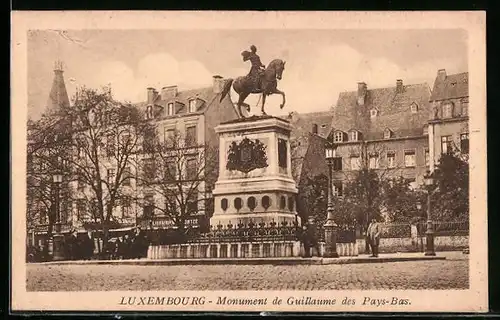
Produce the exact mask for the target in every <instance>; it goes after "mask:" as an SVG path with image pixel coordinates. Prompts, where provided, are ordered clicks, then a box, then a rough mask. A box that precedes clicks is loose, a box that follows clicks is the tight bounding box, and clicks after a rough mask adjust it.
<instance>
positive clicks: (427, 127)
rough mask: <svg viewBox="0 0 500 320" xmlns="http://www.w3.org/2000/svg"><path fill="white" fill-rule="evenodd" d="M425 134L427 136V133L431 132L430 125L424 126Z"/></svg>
mask: <svg viewBox="0 0 500 320" xmlns="http://www.w3.org/2000/svg"><path fill="white" fill-rule="evenodd" d="M423 134H424V136H426V135H428V134H429V126H428V125H425V126H424V128H423Z"/></svg>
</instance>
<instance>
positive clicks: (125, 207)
mask: <svg viewBox="0 0 500 320" xmlns="http://www.w3.org/2000/svg"><path fill="white" fill-rule="evenodd" d="M120 200H121V201H120V202H121V206H122V218H127V217H129V216H130V214H131V204H132V199H131V198H130V197H129V196H123V197H122V198H121V199H120Z"/></svg>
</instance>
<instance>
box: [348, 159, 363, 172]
mask: <svg viewBox="0 0 500 320" xmlns="http://www.w3.org/2000/svg"><path fill="white" fill-rule="evenodd" d="M350 162H351V170H359V169H360V168H361V164H360V163H359V156H351V159H350Z"/></svg>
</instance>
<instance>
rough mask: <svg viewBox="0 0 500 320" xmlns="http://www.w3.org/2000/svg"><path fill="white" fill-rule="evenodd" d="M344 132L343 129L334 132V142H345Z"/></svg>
mask: <svg viewBox="0 0 500 320" xmlns="http://www.w3.org/2000/svg"><path fill="white" fill-rule="evenodd" d="M343 141H344V133H343V132H342V131H337V132H335V133H334V134H333V142H343Z"/></svg>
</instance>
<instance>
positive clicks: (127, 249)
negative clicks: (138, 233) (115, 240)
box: [123, 233, 132, 259]
mask: <svg viewBox="0 0 500 320" xmlns="http://www.w3.org/2000/svg"><path fill="white" fill-rule="evenodd" d="M131 256H132V241H131V239H130V235H129V234H128V233H127V234H125V236H124V237H123V259H130V257H131Z"/></svg>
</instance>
